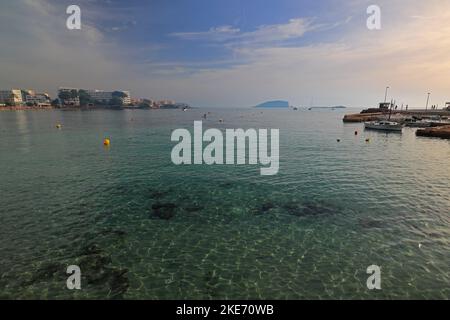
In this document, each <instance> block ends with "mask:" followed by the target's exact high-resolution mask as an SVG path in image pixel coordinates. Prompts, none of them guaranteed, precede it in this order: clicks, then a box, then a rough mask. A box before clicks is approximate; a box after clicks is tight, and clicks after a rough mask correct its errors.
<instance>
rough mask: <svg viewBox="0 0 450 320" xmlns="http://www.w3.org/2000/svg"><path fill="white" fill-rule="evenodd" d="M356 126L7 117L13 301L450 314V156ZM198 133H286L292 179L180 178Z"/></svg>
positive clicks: (4, 193)
mask: <svg viewBox="0 0 450 320" xmlns="http://www.w3.org/2000/svg"><path fill="white" fill-rule="evenodd" d="M346 112H347V113H348V112H350V111H349V110H348V109H347V110H345V109H343V110H311V111H307V110H298V111H294V110H292V109H283V110H281V109H263V110H261V109H238V108H223V109H213V108H210V109H200V108H198V109H190V110H188V111H186V112H183V111H181V110H94V111H62V110H52V111H16V112H8V111H6V112H0V236H1V241H0V298H1V299H158V300H159V299H449V298H450V141H448V140H441V139H432V138H421V137H416V136H415V129H412V128H405V129H404V130H403V133H402V134H398V133H383V132H377V131H365V130H364V128H363V124H361V123H352V124H345V123H343V122H342V117H343V115H344V113H346ZM204 114H207V116H206V119H203V115H204ZM220 119H222V121H220ZM194 121H203V127H204V129H207V128H217V129H219V130H222V131H223V130H225V129H227V128H231V129H238V128H242V129H249V128H254V129H257V130H258V129H264V128H265V129H279V134H280V142H279V157H280V168H279V172H278V174H276V175H272V176H263V175H261V174H260V168H261V166H260V165H249V164H244V165H237V164H236V165H205V164H203V165H175V164H173V162H172V161H171V151H172V148H173V147H174V146H175V144H176V142H172V141H171V134H172V132H173V131H174V130H175V129H179V128H186V129H188V130H189V131H191V132H192V130H193V125H194ZM58 124H60V125H61V127H60V128H57V125H58ZM105 138H108V139H110V141H111V143H110V145H109V146H107V147H105V146H104V145H103V140H104V139H105ZM68 266H77V267H78V268H79V270H80V272H81V280H80V281H81V289H79V290H78V289H69V288H68V286H67V282H68V278H69V277H70V276H71V273H67V268H68ZM371 266H372V267H373V266H376V267H378V268H379V269H378V270H379V273H378V275H377V276H379V279H380V285H379V288H373V287H371V286H370V285H369V286H368V282H369V284H370V282H371V281H372V280H373V277H372V276H373V274H372V272H371V270H373V268H372V269H371V268H370V267H371ZM371 279H372V280H371Z"/></svg>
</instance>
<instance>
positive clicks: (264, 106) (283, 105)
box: [255, 100, 289, 108]
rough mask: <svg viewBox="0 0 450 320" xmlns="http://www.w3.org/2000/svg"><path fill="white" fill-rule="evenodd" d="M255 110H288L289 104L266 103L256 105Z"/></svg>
mask: <svg viewBox="0 0 450 320" xmlns="http://www.w3.org/2000/svg"><path fill="white" fill-rule="evenodd" d="M255 108H289V102H288V101H283V100H274V101H267V102H263V103H261V104H258V105H257V106H255Z"/></svg>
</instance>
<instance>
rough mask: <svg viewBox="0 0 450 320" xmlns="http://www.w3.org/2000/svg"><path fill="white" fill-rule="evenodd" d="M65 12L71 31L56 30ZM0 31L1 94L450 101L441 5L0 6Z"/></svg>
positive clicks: (200, 1)
mask: <svg viewBox="0 0 450 320" xmlns="http://www.w3.org/2000/svg"><path fill="white" fill-rule="evenodd" d="M71 4H77V5H79V6H80V8H81V14H82V17H81V19H82V29H81V30H68V29H67V28H66V19H67V17H68V15H67V14H66V8H67V6H69V5H71ZM371 4H376V5H378V6H380V8H381V30H377V31H373V30H372V31H371V30H368V29H367V27H366V20H367V18H368V14H367V12H366V10H367V7H368V6H369V5H371ZM0 30H1V31H0V43H1V44H0V70H1V71H0V88H12V87H25V88H36V89H38V90H45V91H48V92H50V93H52V94H54V93H55V91H56V88H57V87H58V86H70V87H83V88H97V89H124V90H125V89H128V90H131V92H132V95H133V96H135V97H151V98H155V99H163V98H173V99H176V100H177V101H180V102H187V103H190V104H192V105H193V106H205V107H206V106H210V107H228V106H230V107H240V106H252V105H255V104H257V103H259V102H262V101H265V100H271V99H285V100H289V101H290V103H291V104H293V105H298V106H302V105H303V106H309V105H310V104H311V101H313V103H314V104H315V105H347V106H351V107H367V106H373V105H376V103H377V102H379V101H380V100H383V99H384V90H385V87H386V86H390V87H391V90H390V94H389V97H390V98H395V99H396V100H397V102H398V104H401V103H405V104H409V105H410V106H411V107H424V105H425V102H426V96H427V92H431V93H432V95H431V102H430V104H439V105H440V106H442V105H443V103H444V102H445V101H450V1H448V0H428V1H422V0H420V1H419V0H408V1H404V0H371V1H365V0H358V1H357V0H346V1H344V0H323V1H303V0H245V1H244V0H241V1H238V0H226V1H225V0H220V1H219V0H171V1H167V0H154V1H138V0H131V1H119V0H70V1H66V0H14V1H13V0H0Z"/></svg>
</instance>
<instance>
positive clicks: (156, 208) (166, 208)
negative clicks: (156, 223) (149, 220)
mask: <svg viewBox="0 0 450 320" xmlns="http://www.w3.org/2000/svg"><path fill="white" fill-rule="evenodd" d="M176 208H177V206H176V205H175V204H173V203H155V204H154V205H152V209H153V216H154V217H157V218H159V219H163V220H169V219H172V218H173V217H174V216H175V209H176Z"/></svg>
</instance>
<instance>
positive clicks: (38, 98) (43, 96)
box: [25, 93, 51, 107]
mask: <svg viewBox="0 0 450 320" xmlns="http://www.w3.org/2000/svg"><path fill="white" fill-rule="evenodd" d="M25 101H26V103H27V104H33V105H37V106H42V107H44V106H50V105H51V101H50V96H49V95H48V93H34V94H32V95H26V98H25Z"/></svg>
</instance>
